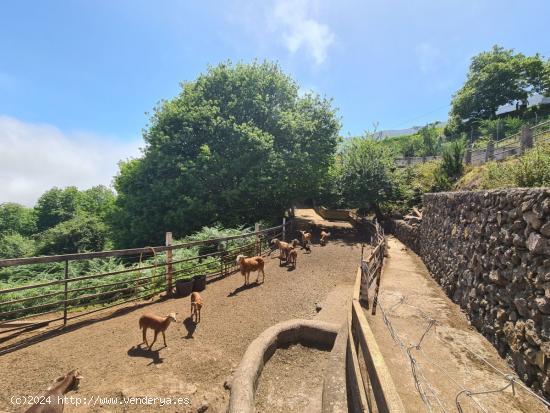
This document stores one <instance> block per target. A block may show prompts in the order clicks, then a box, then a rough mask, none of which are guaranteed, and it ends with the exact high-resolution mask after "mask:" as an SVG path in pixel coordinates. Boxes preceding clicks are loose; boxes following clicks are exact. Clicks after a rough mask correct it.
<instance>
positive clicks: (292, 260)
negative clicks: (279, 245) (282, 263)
mask: <svg viewBox="0 0 550 413" xmlns="http://www.w3.org/2000/svg"><path fill="white" fill-rule="evenodd" d="M297 258H298V251H296V249H295V248H292V249H291V250H290V252H289V253H288V264H290V265H292V268H296V259H297Z"/></svg>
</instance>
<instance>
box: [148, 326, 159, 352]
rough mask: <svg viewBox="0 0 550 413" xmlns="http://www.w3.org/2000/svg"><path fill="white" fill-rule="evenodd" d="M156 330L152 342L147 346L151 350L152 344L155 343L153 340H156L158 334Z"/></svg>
mask: <svg viewBox="0 0 550 413" xmlns="http://www.w3.org/2000/svg"><path fill="white" fill-rule="evenodd" d="M158 333H159V332H158V331H157V330H155V337H154V338H153V342H152V343H151V345H150V346H149V350H151V349H152V348H153V344H155V341H157V335H158Z"/></svg>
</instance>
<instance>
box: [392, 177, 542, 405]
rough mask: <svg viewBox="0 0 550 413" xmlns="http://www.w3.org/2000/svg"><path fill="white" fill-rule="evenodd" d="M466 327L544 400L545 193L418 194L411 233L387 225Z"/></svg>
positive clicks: (401, 225) (408, 228)
mask: <svg viewBox="0 0 550 413" xmlns="http://www.w3.org/2000/svg"><path fill="white" fill-rule="evenodd" d="M394 232H395V234H396V236H397V237H398V238H399V239H400V240H401V241H402V242H404V243H405V244H406V245H408V246H409V248H411V249H412V250H414V251H416V252H417V253H418V254H419V255H420V256H421V258H422V259H423V261H424V263H425V264H426V266H427V267H428V269H429V270H430V272H431V273H432V275H433V276H434V278H435V279H436V280H437V281H438V282H439V284H440V285H441V286H442V287H443V288H444V290H445V292H446V293H447V294H448V295H449V296H450V297H451V298H452V299H453V300H454V301H455V302H457V303H458V304H460V306H461V307H462V308H463V309H464V310H465V311H466V313H467V314H468V316H469V318H470V320H471V322H472V324H473V325H474V326H475V327H476V328H477V329H478V330H479V331H481V332H482V333H483V334H484V335H485V337H487V338H488V339H489V340H490V341H491V342H492V343H493V345H494V346H495V347H496V348H497V349H498V351H499V353H500V354H501V355H503V356H506V357H507V358H508V359H509V360H510V361H511V362H512V363H513V365H514V367H515V369H516V372H517V373H518V374H519V375H520V377H521V378H522V379H523V380H524V381H525V382H526V383H527V384H529V385H532V387H533V388H535V389H541V390H542V391H543V392H544V393H545V394H546V396H547V397H548V396H550V361H549V358H550V189H548V188H542V189H507V190H493V191H477V192H449V193H438V194H426V195H424V200H423V220H422V223H421V224H420V225H419V226H418V227H411V226H410V225H408V224H406V223H404V222H394Z"/></svg>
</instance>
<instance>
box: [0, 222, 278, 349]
mask: <svg viewBox="0 0 550 413" xmlns="http://www.w3.org/2000/svg"><path fill="white" fill-rule="evenodd" d="M287 226H288V223H286V222H285V220H283V224H282V225H279V226H276V227H272V228H267V229H262V230H260V228H259V225H256V228H255V230H254V231H252V230H249V231H244V232H243V233H241V234H238V235H233V236H227V237H223V238H215V239H208V240H201V241H191V242H184V243H180V244H172V234H171V233H166V245H163V246H154V247H142V248H132V249H123V250H112V251H100V252H90V253H78V254H66V255H54V256H43V257H30V258H13V259H3V260H0V282H1V280H2V278H3V277H5V276H6V275H7V274H8V272H9V273H10V275H12V276H13V275H14V274H15V275H16V276H17V278H18V281H17V282H16V285H15V286H10V287H9V288H4V289H0V342H2V341H5V340H6V338H7V336H6V333H12V334H18V333H19V332H22V331H25V330H30V329H35V328H39V327H43V326H47V325H48V324H50V323H54V322H62V323H63V325H67V323H68V322H69V321H70V320H74V319H77V318H79V317H83V316H85V315H88V314H92V313H95V312H98V311H101V310H104V309H107V308H110V307H114V306H119V305H121V304H125V303H129V302H132V301H137V300H142V299H149V298H152V297H154V296H155V295H157V294H160V293H162V292H165V293H166V295H167V296H170V295H172V294H173V293H174V280H178V279H184V280H191V279H193V278H195V277H197V276H201V277H206V279H207V281H211V280H215V279H218V278H223V277H225V276H227V275H229V274H231V273H233V272H235V271H236V270H237V269H238V267H237V265H236V262H235V259H236V256H237V255H238V254H245V255H262V254H263V255H265V254H266V253H267V252H268V251H269V240H270V239H272V238H276V237H281V238H283V239H284V238H285V232H286V228H287ZM32 267H33V270H34V271H33V272H32V273H31V272H29V271H28V268H32ZM113 267H115V270H112V269H113ZM105 268H107V269H108V270H107V271H104V270H102V269H105ZM37 270H39V271H40V276H41V277H40V278H42V279H41V282H36V278H35V282H34V283H32V282H31V279H30V277H29V275H30V274H33V275H36V272H38V271H37ZM2 273H3V274H2ZM26 276H27V277H26ZM0 285H1V284H0ZM60 298H61V299H60ZM0 350H1V349H0Z"/></svg>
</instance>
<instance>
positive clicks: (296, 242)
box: [292, 238, 300, 248]
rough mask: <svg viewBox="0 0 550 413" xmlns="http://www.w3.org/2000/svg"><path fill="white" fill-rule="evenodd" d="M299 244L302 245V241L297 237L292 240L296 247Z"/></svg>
mask: <svg viewBox="0 0 550 413" xmlns="http://www.w3.org/2000/svg"><path fill="white" fill-rule="evenodd" d="M297 245H300V241H298V240H297V239H296V238H294V239H293V240H292V247H294V248H296V246H297Z"/></svg>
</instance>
